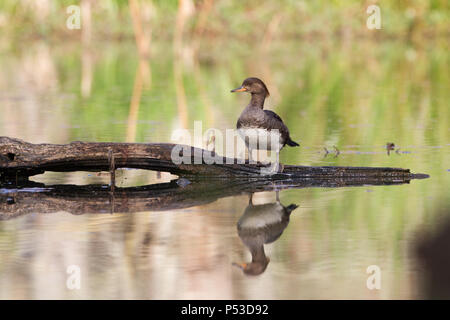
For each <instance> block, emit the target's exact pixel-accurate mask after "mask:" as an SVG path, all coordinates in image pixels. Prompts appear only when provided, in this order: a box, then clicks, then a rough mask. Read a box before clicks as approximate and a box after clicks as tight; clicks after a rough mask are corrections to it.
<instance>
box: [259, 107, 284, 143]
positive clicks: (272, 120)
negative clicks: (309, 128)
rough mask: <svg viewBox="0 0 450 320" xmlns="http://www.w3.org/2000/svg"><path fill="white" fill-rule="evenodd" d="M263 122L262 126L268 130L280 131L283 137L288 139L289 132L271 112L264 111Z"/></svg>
mask: <svg viewBox="0 0 450 320" xmlns="http://www.w3.org/2000/svg"><path fill="white" fill-rule="evenodd" d="M264 113H265V115H266V116H265V121H264V124H263V126H264V127H266V128H267V129H269V130H273V129H277V130H279V131H280V133H281V134H282V136H283V137H285V139H287V138H288V137H289V130H288V128H287V127H286V125H285V124H284V123H283V120H281V118H280V116H279V115H277V114H276V113H275V112H273V111H271V110H264Z"/></svg>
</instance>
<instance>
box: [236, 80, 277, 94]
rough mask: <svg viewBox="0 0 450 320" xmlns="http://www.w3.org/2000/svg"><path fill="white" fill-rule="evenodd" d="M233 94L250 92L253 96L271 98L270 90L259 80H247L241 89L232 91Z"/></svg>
mask: <svg viewBox="0 0 450 320" xmlns="http://www.w3.org/2000/svg"><path fill="white" fill-rule="evenodd" d="M231 92H249V93H251V94H259V95H264V96H265V97H267V96H269V90H267V87H266V85H265V84H264V82H262V80H260V79H258V78H247V79H245V80H244V82H242V85H241V86H240V87H239V88H236V89H233V90H231Z"/></svg>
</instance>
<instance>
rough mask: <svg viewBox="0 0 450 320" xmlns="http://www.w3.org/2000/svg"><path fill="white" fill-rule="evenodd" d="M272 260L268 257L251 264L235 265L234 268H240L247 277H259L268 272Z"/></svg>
mask: <svg viewBox="0 0 450 320" xmlns="http://www.w3.org/2000/svg"><path fill="white" fill-rule="evenodd" d="M269 262H270V259H269V258H268V257H266V258H265V259H264V260H261V261H252V262H250V263H233V266H235V267H238V268H240V269H241V270H242V271H243V272H244V273H245V274H246V275H249V276H258V275H260V274H262V273H263V272H264V271H266V268H267V265H268V264H269Z"/></svg>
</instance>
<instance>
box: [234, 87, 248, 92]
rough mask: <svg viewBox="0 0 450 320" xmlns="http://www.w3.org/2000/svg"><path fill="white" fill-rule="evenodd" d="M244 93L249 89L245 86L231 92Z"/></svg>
mask: <svg viewBox="0 0 450 320" xmlns="http://www.w3.org/2000/svg"><path fill="white" fill-rule="evenodd" d="M243 91H247V89H246V88H244V87H243V86H240V87H239V88H236V89H233V90H231V92H243Z"/></svg>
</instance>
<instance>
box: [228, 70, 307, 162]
mask: <svg viewBox="0 0 450 320" xmlns="http://www.w3.org/2000/svg"><path fill="white" fill-rule="evenodd" d="M231 92H249V93H251V95H252V98H251V100H250V103H249V104H248V106H247V107H246V108H245V109H244V111H242V113H241V116H240V117H239V119H238V121H237V125H236V126H237V129H238V132H239V135H240V136H241V137H242V138H243V139H244V141H245V144H246V146H247V148H248V151H249V152H248V153H249V160H252V150H254V149H257V150H269V151H275V152H276V153H277V161H278V154H279V152H280V150H281V149H282V148H283V147H284V146H285V145H288V146H290V147H297V146H299V144H298V143H297V142H295V141H293V140H292V139H291V137H290V135H289V129H288V128H287V127H286V125H285V124H284V123H283V120H281V118H280V116H279V115H277V114H276V113H275V112H273V111H270V110H263V108H264V100H265V99H266V97H268V96H269V90H267V87H266V85H265V84H264V82H262V81H261V80H260V79H258V78H247V79H245V80H244V82H243V83H242V85H241V86H240V87H239V88H236V89H233V90H231ZM263 141H264V142H263ZM271 141H275V144H274V145H273V143H271Z"/></svg>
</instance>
